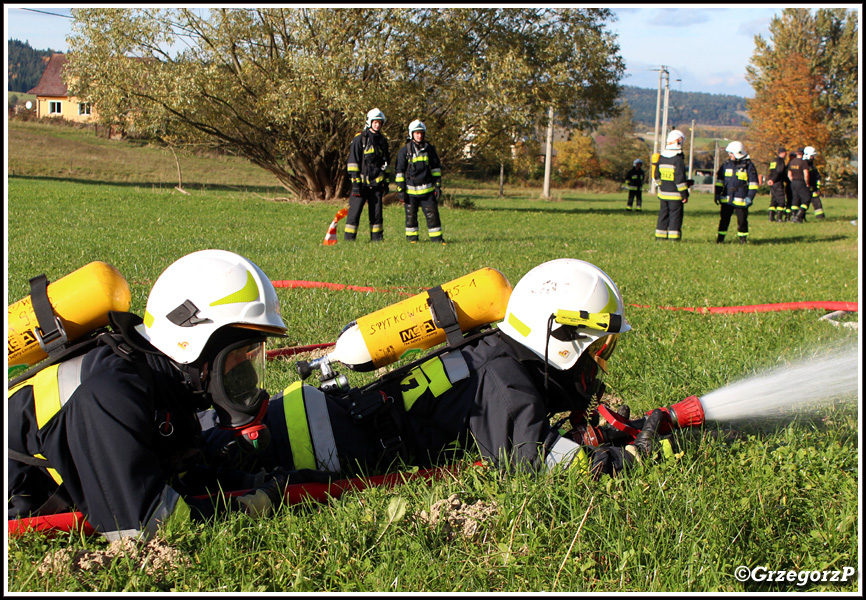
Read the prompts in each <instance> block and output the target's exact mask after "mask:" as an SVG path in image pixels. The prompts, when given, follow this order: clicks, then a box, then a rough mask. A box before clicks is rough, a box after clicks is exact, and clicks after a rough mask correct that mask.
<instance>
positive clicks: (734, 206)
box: [714, 142, 758, 244]
mask: <svg viewBox="0 0 866 600" xmlns="http://www.w3.org/2000/svg"><path fill="white" fill-rule="evenodd" d="M725 151H726V152H727V153H728V161H727V162H726V163H725V164H724V165H722V168H721V169H719V172H718V175H717V177H716V190H715V196H714V200H715V202H716V204H720V205H721V217H720V219H719V234H718V236H717V237H716V243H717V244H722V243H724V241H725V236H726V235H727V234H728V225H730V223H731V215H733V214H734V213H736V214H737V241H738V242H739V243H741V244H745V243H746V242H747V241H748V238H749V207H750V206H751V205H752V202H754V200H755V195H756V194H757V193H758V170H757V169H756V168H755V164H754V163H753V162H752V159H751V158H749V155H748V154H747V153H746V149H745V147H744V146H743V144H742V142H731V143H730V144H728V147H727V148H725Z"/></svg>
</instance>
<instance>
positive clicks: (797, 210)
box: [788, 148, 812, 223]
mask: <svg viewBox="0 0 866 600" xmlns="http://www.w3.org/2000/svg"><path fill="white" fill-rule="evenodd" d="M805 152H806V149H805V148H798V149H797V156H795V157H794V158H792V159H791V161H790V162H789V163H788V180H789V181H790V182H791V210H792V211H793V212H792V216H791V222H792V223H805V222H806V209H807V208H809V202H810V201H811V197H812V192H811V189H810V179H809V163H807V162H806V161H805V159H803V158H802V157H803V155H804V154H805Z"/></svg>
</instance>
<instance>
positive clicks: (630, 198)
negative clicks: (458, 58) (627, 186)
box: [626, 190, 643, 208]
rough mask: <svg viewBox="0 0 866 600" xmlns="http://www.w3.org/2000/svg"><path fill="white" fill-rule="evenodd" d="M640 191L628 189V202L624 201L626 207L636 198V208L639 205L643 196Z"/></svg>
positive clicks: (629, 206)
mask: <svg viewBox="0 0 866 600" xmlns="http://www.w3.org/2000/svg"><path fill="white" fill-rule="evenodd" d="M641 191H642V190H629V191H628V202H627V203H626V206H627V207H628V208H631V205H632V204H634V201H635V200H637V207H638V208H640V207H641V202H642V199H643V197H642V195H641Z"/></svg>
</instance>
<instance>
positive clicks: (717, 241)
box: [716, 234, 725, 244]
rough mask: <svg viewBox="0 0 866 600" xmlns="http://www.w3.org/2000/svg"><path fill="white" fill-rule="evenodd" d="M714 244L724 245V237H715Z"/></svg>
mask: <svg viewBox="0 0 866 600" xmlns="http://www.w3.org/2000/svg"><path fill="white" fill-rule="evenodd" d="M716 243H717V244H724V243H725V236H723V235H721V234H719V235H718V236H717V237H716Z"/></svg>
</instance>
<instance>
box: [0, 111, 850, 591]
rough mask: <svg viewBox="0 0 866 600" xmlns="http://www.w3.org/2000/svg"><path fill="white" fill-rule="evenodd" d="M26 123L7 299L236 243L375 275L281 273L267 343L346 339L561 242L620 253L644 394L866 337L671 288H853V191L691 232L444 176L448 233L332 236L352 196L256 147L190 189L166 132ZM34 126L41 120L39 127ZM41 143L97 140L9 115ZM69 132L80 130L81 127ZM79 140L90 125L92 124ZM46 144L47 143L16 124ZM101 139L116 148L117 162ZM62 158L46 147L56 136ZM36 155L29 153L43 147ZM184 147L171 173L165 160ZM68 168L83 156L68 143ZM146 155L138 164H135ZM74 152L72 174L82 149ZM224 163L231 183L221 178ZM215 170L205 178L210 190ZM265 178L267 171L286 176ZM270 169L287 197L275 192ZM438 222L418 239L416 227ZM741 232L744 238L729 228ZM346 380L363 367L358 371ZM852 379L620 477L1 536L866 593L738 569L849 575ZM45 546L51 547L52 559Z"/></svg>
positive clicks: (28, 550)
mask: <svg viewBox="0 0 866 600" xmlns="http://www.w3.org/2000/svg"><path fill="white" fill-rule="evenodd" d="M31 125H33V124H26V126H25V131H24V133H21V132H20V131H19V132H18V133H16V132H15V131H14V130H13V131H12V132H11V133H10V168H11V167H12V165H13V164H14V165H15V168H14V169H13V170H14V172H15V174H14V175H10V177H9V178H8V180H7V190H8V204H7V244H8V252H7V300H8V302H9V303H11V302H13V301H15V300H17V299H19V298H22V297H24V296H26V295H27V294H28V293H29V288H28V280H29V278H30V277H33V276H35V275H38V274H39V273H45V274H46V275H47V276H48V278H49V280H52V281H53V280H56V279H58V278H60V277H62V276H64V275H65V274H67V273H70V272H71V271H73V270H75V269H77V268H79V267H81V266H83V265H85V264H87V263H89V262H91V261H93V260H102V261H106V262H108V263H110V264H112V265H114V266H115V267H117V268H118V269H119V270H120V272H121V273H123V274H124V276H125V277H126V279H127V280H128V282H129V284H130V288H131V290H132V307H131V310H132V311H133V312H136V313H138V314H142V313H143V311H144V307H145V303H146V300H147V294H148V292H149V290H150V287H151V286H152V285H153V283H154V282H155V281H156V278H157V277H158V276H159V274H160V273H161V272H162V270H163V269H165V268H166V267H167V266H168V265H169V264H170V263H171V262H173V261H174V260H176V259H177V258H179V257H181V256H183V255H184V254H187V253H189V252H192V251H195V250H201V249H204V248H221V249H226V250H231V251H235V252H239V253H241V254H243V255H245V256H247V257H249V258H250V259H252V260H253V261H254V262H256V263H257V264H258V265H259V266H260V267H261V268H262V269H263V270H264V271H265V273H267V274H268V276H269V277H270V278H271V279H273V280H306V281H318V282H331V283H339V284H348V285H355V286H370V287H373V288H376V289H377V290H379V291H376V292H356V291H348V290H332V289H327V288H314V289H291V288H278V290H277V293H278V295H279V297H280V301H281V305H282V312H283V318H284V320H285V321H286V324H287V325H288V327H289V337H288V339H286V340H281V341H278V342H270V343H269V347H276V346H278V345H279V346H284V345H285V346H288V345H307V344H319V343H328V342H333V341H334V340H335V339H336V336H337V334H338V333H339V332H340V330H341V329H342V328H343V326H345V325H346V324H347V323H349V322H350V321H352V320H353V319H355V318H357V317H359V316H362V315H364V314H367V313H370V312H373V311H375V310H378V309H380V308H383V307H384V306H386V305H388V304H391V303H393V302H398V301H400V300H402V299H404V298H406V297H407V294H414V293H418V292H420V291H421V290H423V289H425V288H428V287H431V286H434V285H437V284H440V283H444V282H447V281H450V280H452V279H455V278H457V277H460V276H462V275H465V274H467V273H469V272H471V271H473V270H476V269H478V268H481V267H493V268H496V269H499V270H500V271H501V272H502V273H503V274H504V275H505V276H506V277H507V278H508V279H509V280H510V281H511V283H512V284H514V283H516V282H517V281H518V280H519V279H520V277H521V276H522V275H523V274H524V273H526V272H527V271H528V270H529V269H531V268H532V267H534V266H536V265H537V264H539V263H541V262H544V261H546V260H550V259H554V258H562V257H571V258H579V259H583V260H587V261H589V262H592V263H594V264H596V265H598V266H599V267H601V268H602V269H603V270H605V271H606V272H607V273H608V274H609V275H610V276H611V277H612V278H613V280H614V281H615V282H616V283H617V285H618V286H619V288H620V291H621V292H622V294H623V296H624V298H625V303H626V318H627V319H628V321H629V323H630V324H631V326H632V330H631V331H630V332H628V333H626V334H624V335H623V336H622V338H621V341H620V344H619V345H618V347H617V351H616V353H615V355H614V356H613V358H612V360H611V362H610V367H611V368H610V373H609V375H608V376H607V377H606V383H607V385H608V391H609V392H610V393H611V394H612V395H614V396H615V397H616V398H618V399H620V400H622V401H623V402H625V403H626V404H629V405H630V406H631V408H632V412H633V413H636V412H638V411H646V410H650V409H651V408H653V407H657V406H667V405H670V404H672V403H674V402H677V401H679V400H682V399H683V398H685V397H686V396H688V395H691V394H697V395H699V396H700V395H704V394H707V393H709V392H711V391H713V390H716V389H718V388H720V387H723V386H725V385H727V384H729V383H732V382H734V381H738V380H741V379H745V378H748V377H750V376H752V375H755V374H757V373H761V372H763V371H764V370H766V369H770V368H773V367H779V366H784V365H787V364H790V363H792V362H794V361H796V360H798V359H800V358H808V357H810V356H814V355H815V354H816V353H819V352H823V351H825V350H832V349H838V348H846V347H850V346H852V345H856V344H857V343H858V341H859V330H858V329H856V328H850V327H846V326H842V325H838V326H834V325H833V324H832V323H829V322H827V321H821V320H819V317H821V316H823V315H824V314H825V312H826V311H821V310H794V311H778V312H760V313H737V314H700V313H696V312H691V311H684V310H672V309H675V308H701V307H713V306H743V305H754V304H772V303H783V302H796V301H842V302H852V303H856V302H858V298H859V289H860V282H859V273H860V270H859V227H858V226H854V225H852V223H851V222H852V221H854V220H856V219H857V218H858V214H859V203H858V200H857V199H838V198H826V199H825V202H824V204H825V210H826V213H827V219H826V220H824V221H814V220H812V219H809V221H808V223H806V224H804V225H799V224H783V223H769V222H768V219H767V217H766V209H767V207H768V204H769V201H768V198H767V197H763V196H759V197H758V198H757V200H756V202H755V205H754V206H753V208H752V211H751V215H750V217H751V223H750V242H749V243H748V244H746V245H743V246H740V245H736V244H732V243H728V244H725V245H717V244H715V243H714V240H715V237H716V231H717V225H718V208H717V207H716V206H715V205H714V204H713V201H712V198H711V197H710V196H709V195H702V194H695V195H693V197H692V199H691V200H690V202H689V203H688V204H687V205H686V212H685V222H684V226H683V232H684V239H683V241H682V242H680V243H676V244H675V243H668V242H657V241H656V240H655V239H654V230H655V210H656V209H657V207H658V205H657V201H656V200H655V198H653V197H650V196H649V195H647V196H645V199H644V212H643V213H637V214H635V213H626V212H625V210H624V209H625V200H626V198H625V195H624V194H623V193H595V194H591V193H587V192H583V191H573V190H558V191H557V192H558V198H557V200H556V201H555V202H548V201H543V200H539V199H538V198H539V193H538V190H536V189H530V188H517V187H507V188H506V190H505V192H506V193H505V197H504V198H499V197H498V183H491V184H490V185H489V186H485V185H481V184H478V183H477V182H473V183H471V184H469V183H466V184H465V185H461V182H460V181H459V180H454V179H449V178H448V176H447V175H446V178H445V186H446V189H447V191H448V192H449V193H450V194H452V195H453V197H454V198H455V199H460V202H461V203H462V204H460V205H462V206H471V209H461V208H448V207H444V208H443V209H442V211H441V215H442V222H443V228H444V233H445V239H446V240H447V242H448V243H447V244H446V245H444V246H440V245H437V244H432V243H427V242H422V243H419V244H415V245H409V244H407V243H406V242H405V240H404V235H403V223H404V213H403V209H402V207H400V206H399V205H394V206H387V207H385V214H384V221H385V241H384V242H383V243H381V244H375V245H374V244H372V243H370V242H369V238H368V235H369V232H368V229H367V227H368V226H367V224H366V215H364V216H363V217H362V221H361V226H360V231H359V236H358V237H359V240H358V241H357V242H355V243H354V244H350V243H346V242H344V241H343V240H342V224H341V226H340V235H339V237H340V240H339V241H338V243H337V244H336V245H335V246H331V247H324V246H322V240H323V237H324V234H325V231H326V229H327V226H328V224H329V223H330V221H331V219H332V218H333V215H334V212H335V211H336V210H337V209H339V208H341V207H342V204H338V203H334V204H308V205H301V204H295V203H290V202H274V201H272V200H269V199H268V197H269V196H272V195H274V193H276V186H275V185H274V183H273V182H269V181H268V180H267V178H266V177H264V176H263V175H262V173H260V172H259V171H257V170H255V169H254V168H252V167H249V165H244V164H234V163H233V166H232V168H233V169H234V168H237V169H238V170H237V172H236V173H234V174H233V175H232V176H231V177H232V179H233V180H234V181H233V183H231V186H230V184H229V183H228V182H227V181H224V180H220V179H219V178H220V177H222V176H220V175H218V173H219V172H220V171H222V170H223V167H224V165H225V163H223V162H222V159H209V158H201V160H202V163H201V166H202V170H201V171H196V170H195V169H193V168H192V167H191V168H190V172H189V176H188V177H187V176H185V180H186V179H188V180H189V181H191V182H196V184H197V185H191V184H190V185H188V186H187V190H188V191H189V192H190V194H189V195H184V194H181V193H179V192H177V191H173V189H172V188H173V186H174V185H175V184H176V182H173V181H172V179H171V177H172V176H173V174H174V169H175V165H174V162H173V158H171V157H170V156H166V155H164V154H160V152H162V151H160V150H158V149H152V148H146V147H140V148H131V147H127V146H123V145H120V143H119V142H116V141H112V142H109V141H108V140H97V139H91V137H88V136H87V132H86V131H84V132H81V131H79V132H78V134H77V136H78V137H76V136H75V135H73V134H71V133H66V132H65V133H64V134H63V135H60V134H57V135H55V134H54V132H55V131H56V130H57V128H51V129H50V130H47V129H46V130H44V131H43V130H33V131H31V130H28V129H26V128H27V127H30V126H31ZM34 132H35V133H34ZM25 133H26V134H27V135H30V136H33V135H37V136H41V137H45V138H46V140H45V141H44V143H43V144H42V146H41V147H42V148H46V150H45V152H46V153H48V152H49V150H47V148H59V147H64V146H63V144H66V143H70V144H73V145H72V146H69V147H64V148H66V149H65V150H63V152H64V153H66V152H71V153H74V150H71V148H79V149H80V150H81V151H82V152H84V148H89V149H88V150H87V151H88V152H90V151H92V152H94V154H93V158H92V161H91V162H93V163H94V165H93V167H92V170H93V172H92V173H84V172H83V171H79V167H78V166H77V163H74V161H75V160H77V159H75V158H70V157H69V156H67V157H66V158H65V159H64V160H66V162H63V160H59V161H55V162H56V164H55V165H54V166H53V167H51V166H46V165H42V164H37V163H38V162H39V161H37V160H36V159H35V158H33V156H31V155H30V154H28V153H29V152H30V150H29V149H27V148H23V147H21V146H22V143H16V144H12V143H11V142H12V141H14V140H16V139H18V138H17V137H15V136H17V135H24V134H25ZM64 136H66V138H65V139H64ZM82 136H83V137H82ZM21 139H32V138H21ZM101 152H105V153H107V154H108V155H111V156H112V157H114V159H113V161H111V164H108V161H107V159H106V154H99V153H101ZM46 155H48V154H46ZM28 156H29V158H28ZM161 160H164V161H166V163H167V171H166V174H165V175H160V174H158V171H157V169H155V168H152V167H154V166H155V164H156V163H157V162H159V161H161ZM70 163H72V164H71V167H70V166H69V164H70ZM139 167H140V168H139ZM70 168H71V169H72V171H74V172H71V171H70V172H67V171H68V170H69V169H70ZM209 173H212V175H210V176H212V177H213V179H207V177H208V176H209V175H208V174H209ZM199 184H200V185H199ZM269 186H273V187H270V188H269ZM269 189H271V192H268V190H269ZM421 229H422V232H421V233H422V239H424V238H425V237H426V233H425V231H426V230H425V227H424V225H423V223H422V226H421ZM734 237H735V236H734ZM294 360H295V359H294V358H292V359H277V360H274V361H272V362H270V363H269V364H268V374H267V381H266V383H267V386H268V389H269V390H270V391H272V392H276V391H278V390H280V389H282V388H284V387H285V386H287V385H289V384H291V383H292V382H294V381H297V380H298V375H297V373H296V371H295V367H294ZM345 373H346V374H347V375H350V380H351V381H352V383H354V384H362V383H366V382H367V381H369V380H370V379H371V377H372V375H370V374H358V373H351V372H349V371H348V370H346V371H345ZM859 411H860V408H859V399H857V401H856V403H852V402H849V403H839V404H838V405H836V406H834V407H832V408H830V409H827V410H826V411H824V412H823V413H821V414H818V415H804V416H802V417H797V418H793V419H790V420H788V421H785V422H779V423H772V424H766V423H758V422H750V421H749V420H748V419H746V420H744V422H743V423H737V424H736V425H734V426H732V427H733V430H731V429H730V428H728V427H725V428H718V427H716V426H712V427H707V428H706V430H705V431H701V432H688V433H686V432H683V433H680V434H678V435H677V437H676V442H677V447H676V453H675V455H674V457H673V458H671V459H669V460H667V461H664V460H647V461H644V463H643V464H641V465H640V466H638V467H637V468H636V469H635V470H634V471H633V472H632V473H630V474H629V476H628V477H624V478H621V479H610V478H607V477H605V478H603V479H601V480H600V481H591V480H587V478H586V477H583V476H580V474H578V473H571V472H570V473H559V474H554V475H544V476H538V477H531V476H528V475H520V474H513V475H510V476H506V475H504V474H502V473H500V472H498V471H496V470H493V469H490V468H488V467H485V466H476V465H475V463H474V458H475V457H474V456H473V455H471V453H470V456H468V457H467V458H466V459H465V461H464V462H462V463H461V464H460V465H458V468H456V469H455V470H454V471H453V473H452V474H451V475H447V476H444V477H441V478H439V479H437V480H435V481H433V482H432V483H423V482H420V481H409V482H408V483H406V484H405V485H399V486H395V487H393V488H384V487H382V488H373V489H368V490H365V491H361V492H351V493H347V494H345V495H344V496H342V497H341V498H339V499H331V500H329V501H327V502H325V503H321V504H301V505H296V506H284V507H282V508H280V509H279V511H278V512H277V513H276V514H275V515H274V516H272V517H270V518H267V519H262V520H259V521H254V520H251V519H249V518H248V517H245V516H243V515H232V516H230V517H226V518H222V519H218V520H216V521H214V522H212V523H208V524H204V525H192V524H188V523H187V524H176V523H172V524H171V525H170V526H169V527H167V528H166V529H165V530H164V531H163V532H162V534H161V535H162V538H161V541H162V542H163V543H164V544H165V545H166V546H168V547H171V548H173V549H175V550H177V551H178V552H179V553H180V554H181V555H182V556H183V557H184V558H185V559H186V560H185V561H182V563H179V564H178V565H177V566H175V567H172V568H166V569H164V570H163V571H162V572H160V573H148V572H147V571H146V570H142V569H141V568H139V565H137V563H136V561H134V560H132V559H131V558H129V557H126V558H124V557H122V556H119V557H117V558H116V559H115V560H114V561H113V562H111V563H110V564H109V565H108V566H106V567H104V568H101V569H95V570H86V571H78V572H72V571H71V570H66V571H46V570H45V569H44V566H43V565H44V561H45V558H46V557H47V556H50V555H52V553H55V552H57V551H59V550H62V549H72V550H75V551H80V552H90V553H95V552H104V551H105V550H106V549H107V548H108V544H107V542H104V541H102V540H100V539H99V538H96V537H93V538H82V537H80V536H78V535H75V534H66V535H61V536H59V537H56V538H47V537H45V536H42V535H36V534H34V535H26V536H23V537H20V538H9V539H8V540H7V544H8V549H7V573H8V590H9V591H11V592H16V593H20V592H58V591H71V592H79V593H83V592H117V591H121V590H123V591H132V592H171V591H177V592H193V593H195V592H229V593H244V592H288V591H292V592H304V593H313V592H356V593H372V592H393V593H407V592H442V593H461V594H466V593H473V592H493V593H519V592H578V593H616V592H659V593H671V592H734V593H743V592H760V593H774V592H800V591H804V592H837V593H838V592H848V593H853V592H859V591H860V580H859V574H858V575H856V576H855V577H854V578H853V579H852V580H849V581H848V582H847V583H831V582H809V583H807V584H806V585H803V586H801V585H798V584H797V583H796V582H763V583H759V582H740V581H738V580H737V579H736V577H735V574H734V573H735V569H736V568H737V567H738V566H746V567H749V568H755V567H760V566H765V567H766V568H767V569H768V570H793V571H806V570H808V571H817V570H821V571H823V570H839V571H841V570H842V569H843V568H844V567H846V566H847V567H855V568H856V566H857V565H858V564H859V560H860V555H859V543H860V538H859V536H860V531H861V529H862V523H861V521H860V508H859V507H860V504H859V502H860V500H859V493H858V489H859V484H860V481H859V477H860V464H859V455H860V451H859V433H858V425H859V421H860V412H859ZM450 497H456V498H459V499H460V501H461V502H462V503H463V505H464V506H469V505H471V504H472V503H476V505H477V506H482V504H477V503H483V506H486V507H488V508H489V509H490V510H489V512H486V513H485V516H484V518H483V519H482V521H481V522H479V523H478V527H477V528H476V530H475V531H476V532H477V533H476V534H475V535H472V536H463V535H454V532H453V531H452V532H450V533H449V531H448V530H447V528H446V527H445V526H444V524H443V523H442V522H439V523H438V524H432V523H431V522H430V520H429V519H427V518H425V517H424V513H425V512H426V513H427V515H429V514H430V511H431V508H432V507H433V506H434V505H435V504H436V503H437V502H438V501H441V500H443V499H448V498H450ZM40 567H43V568H42V570H41V571H40Z"/></svg>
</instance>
